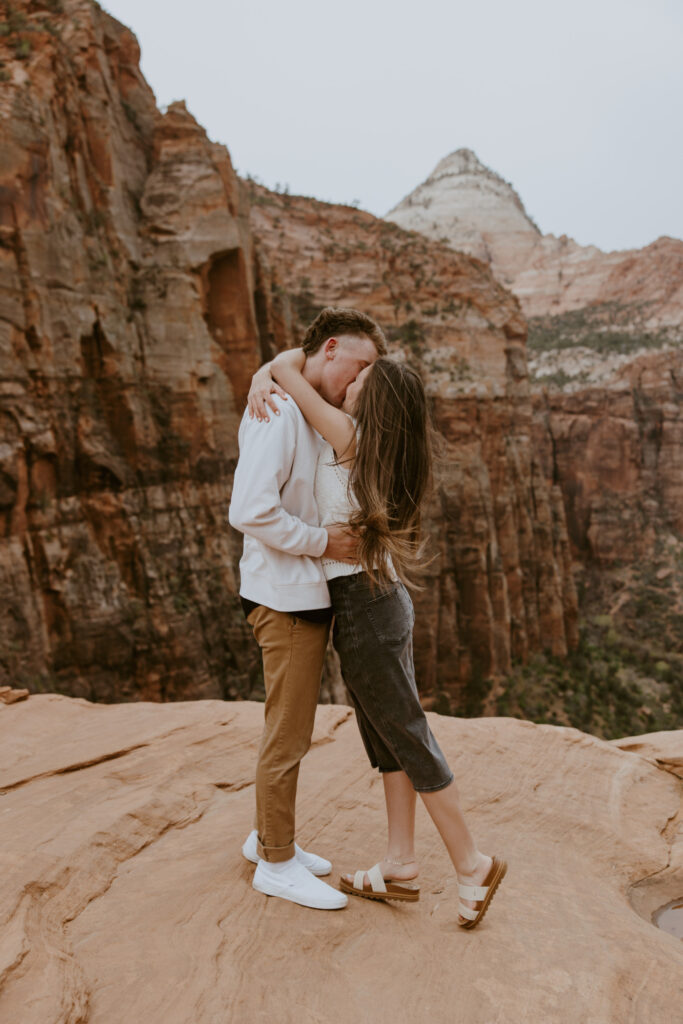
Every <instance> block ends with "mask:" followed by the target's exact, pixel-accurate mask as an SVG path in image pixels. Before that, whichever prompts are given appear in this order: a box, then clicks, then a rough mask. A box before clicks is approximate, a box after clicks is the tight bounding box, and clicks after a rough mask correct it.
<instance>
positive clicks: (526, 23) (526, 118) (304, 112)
mask: <svg viewBox="0 0 683 1024" xmlns="http://www.w3.org/2000/svg"><path fill="white" fill-rule="evenodd" d="M103 6H104V7H105V9H106V10H108V11H109V12H110V13H111V14H113V15H114V16H115V17H116V18H118V19H119V20H120V21H123V22H124V23H125V24H126V25H128V26H129V27H130V28H132V29H133V31H134V32H135V34H136V35H137V37H138V40H139V42H140V45H141V48H142V70H143V73H144V74H145V77H146V78H147V80H148V82H149V83H150V85H151V86H152V88H153V90H154V92H155V95H156V98H157V102H158V103H159V105H160V106H162V107H163V106H165V105H166V104H168V103H170V102H171V101H173V100H176V99H184V100H185V101H186V102H187V106H188V108H189V109H190V111H191V112H192V113H193V114H194V116H195V117H196V118H197V120H198V121H199V122H200V123H201V124H202V125H203V126H204V127H205V128H206V130H207V132H208V134H209V135H210V137H211V138H212V139H214V140H215V141H217V142H222V143H225V145H227V147H228V149H229V150H230V154H231V156H232V160H233V163H234V165H235V167H236V168H237V170H238V171H239V173H240V174H243V175H244V174H247V173H251V174H253V175H256V176H257V177H258V178H260V179H261V180H262V181H263V182H264V183H265V184H266V185H269V186H270V187H274V186H275V185H276V183H279V184H280V185H284V184H285V183H286V184H288V185H289V188H290V191H292V192H296V193H301V194H304V195H312V196H316V197H317V198H319V199H326V200H331V201H332V202H340V203H341V202H346V203H348V202H351V201H353V200H354V199H357V200H359V201H360V205H361V207H362V208H363V209H366V210H370V211H371V212H372V213H374V214H377V215H379V216H381V215H383V214H385V213H386V212H387V211H388V210H389V209H390V208H391V207H392V206H394V205H395V204H396V203H397V202H398V201H399V200H400V199H402V198H403V196H405V195H406V194H407V193H408V192H410V191H412V189H413V188H414V187H415V186H416V185H417V184H419V183H420V182H421V181H423V180H424V178H426V177H427V175H428V174H429V173H430V172H431V171H432V169H433V168H434V166H435V164H436V163H437V162H438V161H439V160H440V159H441V158H442V157H443V156H445V155H446V154H448V153H450V152H452V151H453V150H455V149H459V148H460V147H462V146H467V147H469V148H470V149H473V150H474V151H475V153H476V154H477V156H478V157H479V159H480V160H481V161H482V162H483V163H485V164H487V165H488V166H489V167H491V168H492V169H493V170H494V171H496V172H497V173H498V174H500V175H501V176H502V177H503V178H505V179H507V180H508V181H510V182H511V183H512V184H513V185H514V187H515V188H516V189H517V191H518V193H519V195H520V197H521V199H522V202H523V203H524V205H525V207H526V209H527V212H528V213H529V214H530V216H531V217H533V219H534V220H535V221H536V223H537V224H538V226H539V227H540V228H541V230H542V231H544V232H552V233H553V234H556V235H561V234H567V235H570V236H572V237H573V238H575V239H576V240H577V241H579V242H581V243H582V244H584V245H587V244H589V243H592V244H594V245H598V246H600V248H602V249H605V250H609V249H624V248H631V247H635V246H642V245H647V244H648V243H649V242H652V241H654V239H655V238H658V237H659V236H660V235H672V236H674V237H676V238H683V131H682V125H683V2H682V0H572V2H571V3H560V2H559V0H555V2H553V0H515V2H512V0H412V2H405V0H344V2H337V3H326V2H325V0H287V2H283V0H242V2H240V3H236V2H234V0H218V2H217V0H192V2H189V3H188V2H187V0H163V2H162V0H145V2H144V3H141V2H140V0H105V2H104V3H103Z"/></svg>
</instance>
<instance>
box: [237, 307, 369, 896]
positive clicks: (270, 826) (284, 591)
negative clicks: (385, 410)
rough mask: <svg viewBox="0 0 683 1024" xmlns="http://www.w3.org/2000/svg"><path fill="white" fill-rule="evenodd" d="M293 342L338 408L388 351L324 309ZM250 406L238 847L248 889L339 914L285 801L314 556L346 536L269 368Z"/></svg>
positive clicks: (325, 601) (319, 632) (307, 697)
mask: <svg viewBox="0 0 683 1024" xmlns="http://www.w3.org/2000/svg"><path fill="white" fill-rule="evenodd" d="M302 347H303V349H304V352H305V353H306V364H305V367H304V371H303V372H304V377H305V378H306V379H307V380H308V381H309V382H310V383H311V384H312V385H313V387H315V388H316V390H317V391H318V392H319V393H320V394H321V395H322V396H323V398H325V399H326V400H327V401H328V402H331V403H332V404H333V405H336V406H340V405H341V404H342V402H343V401H344V397H345V395H346V389H347V387H348V386H349V384H351V383H352V381H354V380H355V379H356V377H357V376H358V374H359V373H360V371H361V370H362V369H364V368H365V367H366V366H369V365H370V364H371V363H372V362H374V360H375V359H376V358H377V356H378V355H381V354H383V353H384V352H385V351H386V343H385V339H384V335H383V334H382V331H381V329H380V328H379V327H378V325H377V324H376V323H375V322H374V320H371V319H370V317H368V316H365V314H364V313H360V312H358V311H357V310H353V309H335V308H333V307H328V308H327V309H324V310H322V312H321V313H320V314H319V315H318V316H317V317H316V319H315V320H314V321H313V323H312V324H311V326H310V327H309V329H308V331H307V332H306V335H305V337H304V340H303V345H302ZM250 407H251V410H252V411H253V410H254V409H255V410H256V416H251V415H250V408H247V410H246V411H245V414H244V416H243V417H242V422H241V424H240V430H239V447H240V457H239V461H238V464H237V469H236V470H235V480H234V484H233V492H232V500H231V503H230V513H229V518H230V524H231V525H232V526H233V527H235V529H237V530H239V531H240V532H241V533H243V534H244V535H245V536H244V551H243V554H242V559H241V561H240V577H241V582H240V597H241V600H242V606H243V608H244V612H245V614H246V616H247V621H248V622H249V624H250V625H251V627H252V629H253V630H254V636H255V638H256V641H257V643H258V645H259V647H260V648H261V655H262V658H263V677H264V684H265V690H266V701H265V725H264V730H263V736H262V739H261V746H260V749H259V755H258V764H257V768H256V829H255V830H254V831H253V832H252V833H251V834H250V835H249V836H248V838H247V840H246V842H245V844H244V846H243V848H242V852H243V854H244V856H245V857H246V858H247V859H248V860H250V861H253V862H254V863H256V865H257V867H256V872H255V874H254V880H253V883H252V884H253V886H254V888H255V889H257V890H258V891H259V892H263V893H265V894H266V895H269V896H280V897H282V898H283V899H287V900H291V901H293V902H294V903H300V904H301V905H302V906H306V907H315V908H318V909H324V910H338V909H340V908H342V907H344V906H346V903H347V897H346V896H345V895H344V894H343V893H340V892H339V891H338V890H337V889H334V888H332V886H330V885H327V884H326V883H325V882H322V881H320V879H319V878H318V877H316V876H317V875H325V874H329V872H330V870H331V867H332V865H331V864H330V863H329V861H326V860H324V859H323V858H322V857H317V856H316V855H315V854H312V853H308V852H306V851H305V850H301V849H300V848H299V847H298V846H297V844H296V843H295V841H294V837H295V803H296V786H297V779H298V774H299V764H300V762H301V759H302V757H303V756H304V754H305V753H306V752H307V750H308V749H309V747H310V742H311V734H312V732H313V723H314V719H315V709H316V705H317V701H318V695H319V690H320V678H321V675H322V667H323V659H324V656H325V648H326V646H327V639H328V635H329V630H330V620H331V617H332V613H331V608H330V599H329V593H328V590H327V584H326V582H325V577H324V574H323V571H322V567H321V564H320V558H321V557H322V556H323V555H325V557H327V558H331V559H338V560H341V561H344V560H349V561H353V562H355V560H356V559H355V557H354V555H355V548H356V541H355V540H354V538H353V537H352V535H351V534H350V533H349V532H348V531H347V530H345V529H344V528H343V527H341V526H340V527H331V528H329V529H325V528H323V527H320V526H318V525H317V524H318V522H319V518H318V509H317V505H316V502H315V498H314V494H313V485H314V480H315V468H316V462H317V458H318V451H319V445H320V437H319V435H318V434H317V433H316V432H315V430H313V428H312V427H310V426H309V425H308V423H307V422H306V420H305V419H304V417H303V416H302V414H301V412H300V410H299V408H298V406H297V405H296V403H295V402H294V400H293V399H292V398H287V397H286V396H284V392H282V391H281V389H279V388H277V387H276V386H274V385H272V382H271V381H270V378H269V375H268V373H267V372H266V373H265V380H264V383H263V386H262V387H261V388H259V389H257V391H256V394H254V393H253V392H252V394H251V398H250ZM269 408H270V410H271V411H272V412H273V413H274V414H275V415H273V416H272V417H271V416H270V415H269V411H268V410H269ZM264 421H268V423H269V425H268V426H266V423H265V422H264Z"/></svg>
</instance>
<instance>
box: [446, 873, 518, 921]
mask: <svg viewBox="0 0 683 1024" xmlns="http://www.w3.org/2000/svg"><path fill="white" fill-rule="evenodd" d="M507 869H508V866H507V864H506V863H505V861H504V860H498V858H497V857H494V858H493V863H492V865H491V869H490V871H489V873H488V875H487V876H486V878H485V879H484V884H483V885H458V893H459V895H460V899H461V901H462V900H475V901H476V902H477V903H481V906H480V907H479V908H478V909H477V910H473V909H472V908H471V907H466V906H465V904H464V903H462V902H461V903H460V905H459V907H458V912H459V914H460V916H461V917H464V918H465V920H464V921H458V924H459V925H460V927H461V928H474V926H475V925H476V924H479V922H480V921H481V919H482V917H483V916H484V914H485V913H486V910H487V908H488V905H489V903H490V902H491V900H492V899H493V895H494V893H495V891H496V889H497V888H498V886H499V885H500V883H501V882H502V881H503V879H504V878H505V872H506V871H507Z"/></svg>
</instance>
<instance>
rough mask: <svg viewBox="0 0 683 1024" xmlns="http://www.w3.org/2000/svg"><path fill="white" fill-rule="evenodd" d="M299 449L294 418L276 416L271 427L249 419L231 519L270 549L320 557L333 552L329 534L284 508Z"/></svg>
mask: <svg viewBox="0 0 683 1024" xmlns="http://www.w3.org/2000/svg"><path fill="white" fill-rule="evenodd" d="M295 446H296V428H295V424H294V421H293V419H292V418H291V416H289V415H287V414H286V413H283V414H282V415H279V416H274V417H273V420H272V422H271V423H270V424H269V425H266V424H265V423H259V422H258V421H257V420H253V419H250V418H249V417H248V416H245V418H244V419H243V421H242V425H241V427H240V457H239V461H238V463H237V469H236V470H235V479H234V482H233V489H232V499H231V501H230V511H229V514H228V517H229V520H230V525H231V526H234V527H235V529H236V530H239V531H240V533H246V534H248V535H249V536H250V537H255V538H256V539H257V540H260V541H262V542H263V543H264V544H267V545H268V546H269V547H271V548H276V549H277V550H279V551H287V552H288V553H289V554H290V555H309V556H310V557H312V558H320V557H321V556H322V555H323V554H324V553H325V551H326V549H327V547H328V534H327V530H326V529H325V528H324V527H322V526H310V525H309V524H308V523H305V522H304V521H303V520H302V519H299V518H298V517H297V516H293V515H291V513H289V512H287V510H286V509H284V508H283V507H282V502H281V498H280V491H281V490H282V488H283V487H284V485H285V483H286V482H287V480H288V479H289V474H290V473H291V470H292V462H293V460H294V450H295Z"/></svg>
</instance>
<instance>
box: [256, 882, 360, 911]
mask: <svg viewBox="0 0 683 1024" xmlns="http://www.w3.org/2000/svg"><path fill="white" fill-rule="evenodd" d="M251 886H252V889H255V890H256V892H260V893H263V895H264V896H274V897H275V898H276V899H278V898H279V899H281V900H288V901H289V902H290V903H298V904H299V906H300V907H308V908H309V909H310V910H343V909H344V907H345V906H346V905H347V903H348V900H347V901H346V903H340V904H339V905H338V906H321V905H320V904H319V903H313V902H311V901H308V902H307V901H306V900H305V899H296V898H295V897H294V896H292V895H289V894H288V893H286V892H268V890H267V889H262V888H261V887H260V886H259V885H256V883H255V882H252V883H251Z"/></svg>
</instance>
